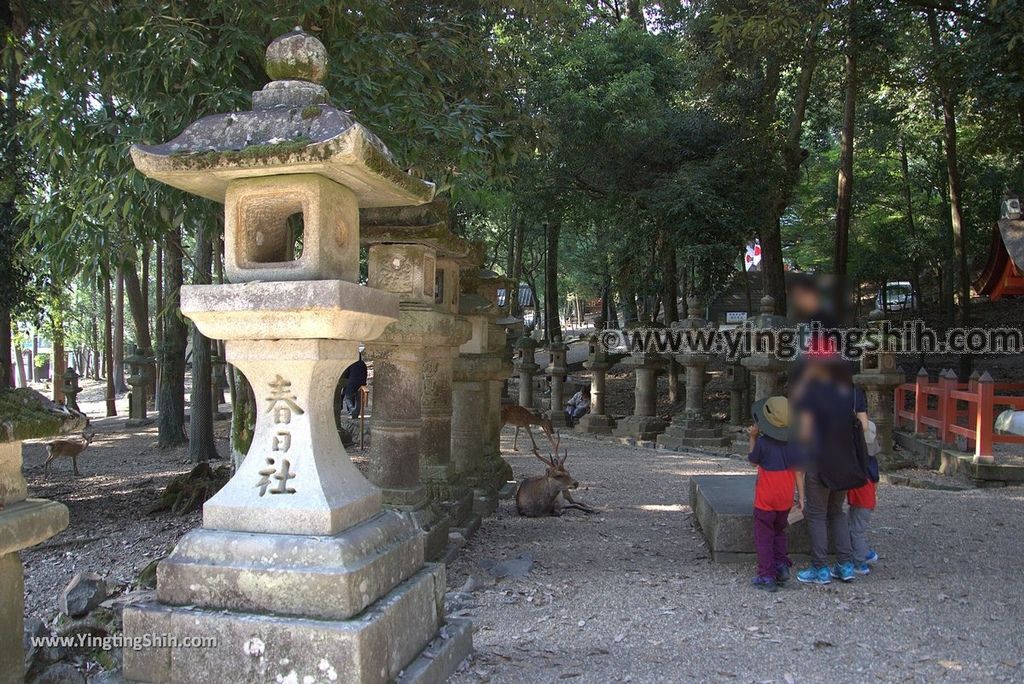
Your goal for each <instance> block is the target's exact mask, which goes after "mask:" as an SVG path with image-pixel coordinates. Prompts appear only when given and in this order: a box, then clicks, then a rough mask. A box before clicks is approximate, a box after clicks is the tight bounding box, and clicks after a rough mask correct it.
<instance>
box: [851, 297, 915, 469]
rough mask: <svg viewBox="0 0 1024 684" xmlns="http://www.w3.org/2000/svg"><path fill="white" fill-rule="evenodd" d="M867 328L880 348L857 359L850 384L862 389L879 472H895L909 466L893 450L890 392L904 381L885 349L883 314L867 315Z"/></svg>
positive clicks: (891, 354)
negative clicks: (874, 430)
mask: <svg viewBox="0 0 1024 684" xmlns="http://www.w3.org/2000/svg"><path fill="white" fill-rule="evenodd" d="M868 325H870V326H871V327H873V328H875V329H876V330H878V332H879V340H880V342H881V345H882V346H881V347H880V348H879V350H878V351H876V352H871V353H865V354H864V355H863V356H861V359H860V372H859V373H857V374H856V375H854V376H853V382H854V384H856V385H857V386H859V387H860V388H861V389H863V390H864V395H865V398H866V399H867V401H868V416H869V417H870V418H871V420H872V421H874V423H875V427H876V428H877V430H878V444H879V446H880V447H881V449H882V450H881V451H880V452H878V455H877V458H878V465H879V467H880V468H881V469H882V470H895V469H897V468H903V467H907V466H908V465H910V462H909V461H908V459H906V458H903V457H901V456H899V455H898V454H897V453H896V451H895V449H894V448H893V447H894V442H893V430H894V429H895V417H894V414H893V408H894V407H893V392H894V391H895V389H896V387H898V386H899V385H902V384H903V383H904V382H905V378H904V375H903V371H901V370H900V369H899V368H897V367H896V354H895V353H894V352H893V351H891V350H890V349H888V347H887V346H885V345H886V339H885V333H884V330H885V314H884V313H882V312H881V311H879V310H877V309H875V310H874V311H872V312H871V313H870V314H869V315H868Z"/></svg>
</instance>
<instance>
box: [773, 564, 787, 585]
mask: <svg viewBox="0 0 1024 684" xmlns="http://www.w3.org/2000/svg"><path fill="white" fill-rule="evenodd" d="M789 577H790V575H789V566H788V565H780V566H779V567H778V568H776V569H775V581H776V582H778V583H779V584H784V583H786V582H788V581H789Z"/></svg>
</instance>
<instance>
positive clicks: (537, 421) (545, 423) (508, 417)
mask: <svg viewBox="0 0 1024 684" xmlns="http://www.w3.org/2000/svg"><path fill="white" fill-rule="evenodd" d="M506 425H515V426H516V435H515V437H513V438H512V448H513V449H514V450H516V451H519V428H526V434H528V435H530V441H533V432H532V431H531V430H530V426H531V425H537V426H538V427H540V429H541V430H542V431H543V432H544V434H545V435H547V438H548V440H549V441H551V443H552V444H554V440H555V430H554V428H552V427H551V419H550V418H545V417H544V416H538V415H537V414H536V413H534V412H533V411H531V410H530V409H528V408H525V407H523V406H518V405H515V404H512V405H509V406H502V407H501V427H505V426H506ZM533 446H534V449H535V450H536V447H537V445H536V443H534V445H533Z"/></svg>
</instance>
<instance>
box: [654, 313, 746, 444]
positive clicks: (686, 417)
mask: <svg viewBox="0 0 1024 684" xmlns="http://www.w3.org/2000/svg"><path fill="white" fill-rule="evenodd" d="M687 311H688V312H689V316H688V317H687V318H686V320H684V321H683V322H682V324H681V325H679V326H678V327H679V328H680V329H689V330H698V329H701V328H705V327H707V325H708V322H707V321H706V320H705V319H704V317H703V315H704V308H703V307H702V306H701V305H700V302H698V301H697V299H696V298H695V297H691V298H690V299H689V300H688V302H687ZM711 360H712V357H711V355H710V354H704V353H701V352H699V351H686V352H683V353H681V354H676V361H678V362H679V365H680V366H682V367H683V368H684V369H685V371H686V403H685V405H684V408H683V410H682V411H680V412H679V413H677V414H676V415H675V417H673V418H672V424H671V425H670V426H669V427H668V429H667V430H666V431H665V433H664V434H662V435H658V445H659V446H663V447H667V448H670V449H683V448H686V447H719V446H725V445H726V444H728V443H729V442H730V441H731V439H730V438H729V437H726V436H724V435H723V434H722V426H721V425H716V424H714V423H712V422H711V420H710V419H709V418H708V415H707V411H706V410H705V408H704V385H705V383H704V378H705V373H706V372H707V367H708V364H710V363H711Z"/></svg>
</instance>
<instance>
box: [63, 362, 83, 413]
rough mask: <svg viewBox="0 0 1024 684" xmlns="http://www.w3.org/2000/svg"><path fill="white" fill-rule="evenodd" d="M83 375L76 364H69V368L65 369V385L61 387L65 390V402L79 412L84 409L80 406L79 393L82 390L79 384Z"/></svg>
mask: <svg viewBox="0 0 1024 684" xmlns="http://www.w3.org/2000/svg"><path fill="white" fill-rule="evenodd" d="M81 377H82V376H81V375H79V374H78V371H76V370H75V367H74V366H68V369H67V370H66V371H64V385H63V386H62V387H61V390H63V392H64V404H65V405H66V406H67V407H68V408H69V409H71V410H72V411H77V412H78V413H81V412H82V409H80V408H78V395H79V394H81V392H82V388H81V387H79V385H78V379H79V378H81Z"/></svg>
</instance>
